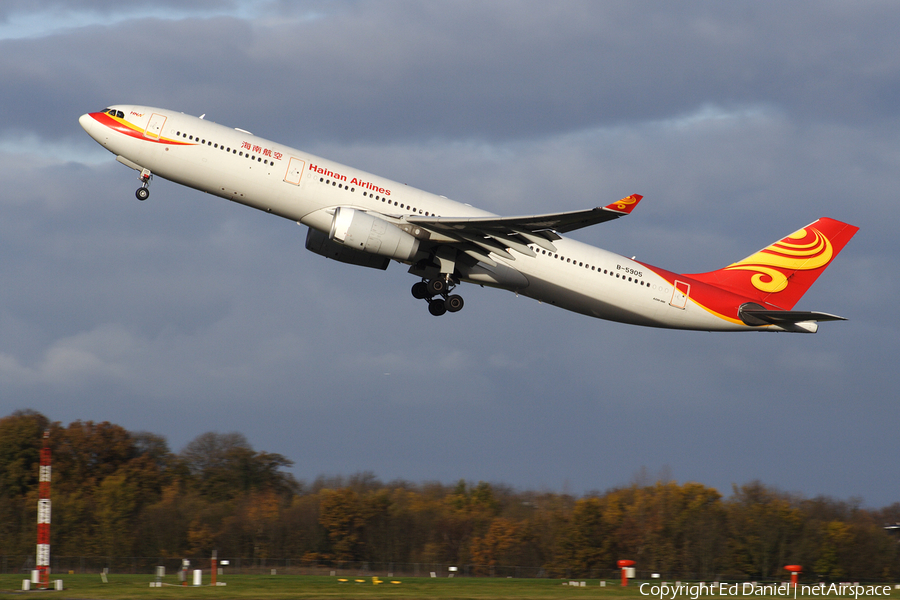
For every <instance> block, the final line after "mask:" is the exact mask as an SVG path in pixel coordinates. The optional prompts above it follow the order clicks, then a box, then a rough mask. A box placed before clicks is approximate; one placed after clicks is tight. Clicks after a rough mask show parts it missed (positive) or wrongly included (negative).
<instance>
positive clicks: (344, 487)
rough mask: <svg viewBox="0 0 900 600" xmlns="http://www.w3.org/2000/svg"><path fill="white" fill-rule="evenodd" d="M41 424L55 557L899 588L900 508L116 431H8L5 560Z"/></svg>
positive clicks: (31, 496) (23, 427)
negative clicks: (436, 473) (338, 471)
mask: <svg viewBox="0 0 900 600" xmlns="http://www.w3.org/2000/svg"><path fill="white" fill-rule="evenodd" d="M44 430H50V432H51V433H50V447H51V451H52V455H53V472H52V499H53V525H52V528H51V547H52V552H53V554H55V555H57V556H113V557H141V556H143V557H162V558H183V557H207V556H209V555H210V554H211V552H212V551H213V550H214V549H215V550H217V551H218V553H219V556H222V557H236V558H243V559H248V560H260V559H274V558H279V559H284V558H291V559H295V560H297V561H306V562H315V563H318V564H322V565H332V564H338V563H341V562H346V561H362V562H372V563H396V564H401V563H407V564H408V563H440V564H455V565H472V571H471V572H472V573H475V574H479V573H483V574H488V573H489V572H490V570H491V569H492V568H494V567H501V566H513V565H515V566H519V567H533V568H539V569H542V570H543V572H544V573H546V574H547V576H566V577H590V576H593V575H595V574H596V573H600V572H602V573H609V572H611V570H612V569H613V568H614V567H615V562H616V560H617V559H620V558H628V559H632V560H635V561H637V565H638V568H639V569H640V570H641V571H642V572H643V571H646V572H658V573H662V574H664V576H666V577H673V578H674V577H683V578H688V577H696V578H713V577H716V576H727V577H733V578H747V579H770V578H777V577H781V576H783V575H784V571H783V567H784V565H787V564H801V565H803V566H804V578H807V579H821V580H826V581H842V580H863V581H893V580H895V579H897V578H898V576H900V546H898V540H897V538H896V537H894V536H892V535H891V534H890V533H889V532H888V530H886V529H885V525H886V524H893V523H898V522H900V502H898V503H894V504H892V505H890V506H888V507H885V508H882V509H878V510H873V509H867V508H863V507H861V503H860V502H859V501H856V500H849V501H843V500H834V499H832V498H828V497H821V496H820V497H816V498H811V499H810V498H805V497H802V496H799V495H796V494H790V493H786V492H783V491H780V490H778V489H775V488H773V487H770V486H766V485H764V484H762V483H760V482H758V481H754V482H751V483H748V484H745V485H741V486H734V487H733V489H732V490H731V495H730V496H729V497H727V498H724V497H723V496H722V495H721V494H720V493H719V492H718V491H717V490H715V489H713V488H710V487H707V486H704V485H702V484H700V483H693V482H689V483H683V484H679V483H677V482H675V481H662V480H661V481H657V482H655V483H647V482H636V483H633V484H631V485H629V486H623V487H617V488H613V489H610V490H607V491H604V492H592V493H587V494H585V495H583V496H581V497H576V496H573V495H570V494H565V493H554V492H547V491H541V492H536V491H520V490H515V489H513V488H511V487H508V486H505V485H502V484H496V483H493V484H490V483H485V482H479V483H477V484H473V483H469V482H465V481H460V482H458V483H456V484H451V485H446V484H443V483H437V482H426V483H411V482H408V481H391V482H388V483H384V482H382V481H380V480H378V479H377V478H376V477H375V476H374V475H373V474H371V473H361V474H356V475H352V476H349V477H342V476H335V477H325V476H321V477H319V478H317V479H315V480H314V481H312V482H304V481H297V480H296V479H295V478H294V477H293V476H292V475H291V474H290V473H289V472H288V471H287V470H286V469H287V468H289V467H290V466H291V465H292V461H290V460H289V459H288V458H286V457H284V456H282V455H280V454H274V453H268V452H261V451H256V450H254V449H253V448H252V447H251V445H250V444H249V443H248V442H247V440H246V438H245V437H244V436H243V435H241V434H239V433H229V434H220V433H213V432H210V433H204V434H202V435H200V436H198V437H197V438H196V439H194V440H193V441H192V442H190V443H189V444H188V445H187V446H186V447H185V448H184V449H183V450H182V451H181V452H180V453H174V452H172V451H171V450H170V449H169V447H168V445H167V443H166V440H165V439H164V438H163V437H161V436H159V435H155V434H152V433H146V432H130V431H127V430H125V429H124V428H122V427H120V426H118V425H114V424H111V423H107V422H103V423H94V422H92V421H75V422H73V423H70V424H69V425H68V426H63V425H62V424H60V423H57V422H50V421H49V419H47V418H46V417H45V416H44V415H42V414H40V413H37V412H34V411H17V412H15V413H13V414H12V415H10V416H7V417H4V418H2V419H0V556H10V555H27V554H33V553H34V548H35V523H36V515H37V499H38V465H39V461H40V457H39V454H40V448H41V444H42V435H43V432H44Z"/></svg>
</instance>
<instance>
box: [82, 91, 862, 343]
mask: <svg viewBox="0 0 900 600" xmlns="http://www.w3.org/2000/svg"><path fill="white" fill-rule="evenodd" d="M205 116H206V115H201V116H200V117H194V116H189V115H185V114H184V113H181V112H176V111H171V110H165V109H161V108H152V107H148V106H138V105H115V106H110V107H108V108H105V109H103V110H102V111H99V112H93V113H88V114H84V115H82V116H81V117H80V118H79V123H80V124H81V126H82V127H83V128H84V130H85V131H86V132H87V133H88V134H89V135H90V136H91V137H92V138H93V139H94V140H96V141H97V142H98V143H100V144H101V145H102V146H103V147H105V148H106V149H107V150H109V151H110V152H112V153H113V154H114V155H115V156H116V160H117V161H119V162H120V163H122V164H124V165H126V166H128V167H130V168H132V169H134V170H135V171H138V172H139V176H138V179H139V181H140V187H139V188H138V189H137V191H136V192H135V195H136V196H137V198H138V200H146V199H147V198H148V197H149V195H150V183H151V181H152V179H153V177H154V176H159V177H163V178H165V179H168V180H170V181H173V182H175V183H179V184H181V185H185V186H188V187H191V188H194V189H197V190H200V191H202V192H206V193H208V194H213V195H215V196H219V197H220V198H225V199H227V200H231V201H233V202H237V203H240V204H243V205H246V206H249V207H252V208H256V209H258V210H262V211H265V212H267V213H271V214H274V215H278V216H280V217H283V218H286V219H290V220H292V221H296V222H297V223H298V224H299V225H305V226H307V227H308V231H307V236H306V248H307V249H309V250H310V251H312V252H314V253H316V254H319V255H321V256H324V257H327V258H331V259H333V260H336V261H339V262H343V263H348V264H351V265H357V266H363V267H370V268H375V269H386V268H387V267H388V265H389V264H390V263H391V261H396V262H398V263H401V264H404V265H408V267H409V269H408V272H409V273H410V274H412V275H414V276H416V277H417V278H419V281H417V282H416V283H415V284H414V285H413V286H412V295H413V297H415V298H416V299H419V300H425V301H426V302H427V305H428V311H429V312H430V313H431V314H432V315H434V316H440V315H443V314H445V313H448V312H449V313H454V312H458V311H459V310H460V309H462V308H463V305H464V301H463V298H462V297H461V296H460V295H459V294H456V293H453V292H454V291H455V290H456V287H457V286H459V285H460V284H462V283H463V282H465V283H472V284H477V285H481V286H490V287H495V288H500V289H504V290H508V291H511V292H514V293H516V294H517V295H522V296H526V297H528V298H532V299H535V300H538V301H539V302H542V303H546V304H550V305H553V306H557V307H559V308H563V309H565V310H569V311H573V312H576V313H580V314H583V315H588V316H591V317H597V318H600V319H606V320H609V321H617V322H621V323H629V324H634V325H642V326H648V327H661V328H670V329H685V330H699V331H781V332H795V333H815V332H816V331H817V329H818V323H819V322H821V321H838V320H846V319H844V318H843V317H839V316H836V315H832V314H828V313H823V312H815V311H807V310H794V306H795V304H796V303H797V302H798V301H799V300H800V298H801V296H803V294H804V293H805V292H806V290H808V289H809V287H810V286H811V285H812V284H813V283H814V282H815V281H816V279H817V278H818V277H819V275H821V274H822V272H823V271H824V270H825V269H826V268H827V267H828V265H829V264H830V263H831V261H832V260H833V259H834V258H835V257H836V256H837V255H838V253H839V252H840V251H841V250H842V249H843V247H844V246H845V245H846V244H847V242H848V241H849V240H850V238H852V237H853V235H854V234H855V233H856V232H857V231H858V230H859V228H858V227H855V226H853V225H849V224H847V223H842V222H840V221H836V220H834V219H829V218H821V219H818V220H816V221H814V222H813V223H810V224H809V225H807V226H806V227H802V228H801V229H798V230H797V231H795V232H793V233H791V234H790V235H788V236H787V237H784V238H782V239H780V240H779V241H776V242H775V243H773V244H771V245H769V246H766V247H765V248H763V249H762V250H760V251H758V252H756V253H754V254H751V255H750V256H748V257H747V258H745V259H743V260H739V261H737V262H735V263H732V264H730V265H728V266H726V267H723V268H721V269H718V270H715V271H710V272H707V273H694V274H679V273H675V272H672V271H668V270H665V269H661V268H659V267H654V266H651V265H649V264H647V263H644V262H641V261H637V260H634V259H633V258H626V257H624V256H620V255H618V254H614V253H612V252H608V251H606V250H603V249H600V248H597V247H594V246H591V245H588V244H584V243H581V242H578V241H576V240H573V239H570V238H567V237H564V236H563V235H562V234H565V233H569V232H571V231H574V230H576V229H580V228H583V227H588V226H591V225H595V224H598V223H604V222H607V221H612V220H615V219H618V218H620V217H624V216H627V215H629V214H631V212H632V211H633V210H634V208H635V207H636V206H637V205H638V203H639V202H640V201H641V199H642V196H640V195H638V194H631V195H628V196H625V197H624V198H622V199H621V200H617V201H615V202H611V203H609V204H607V205H605V206H599V207H595V208H590V209H586V210H577V211H571V212H558V213H550V214H540V215H526V216H512V217H504V216H498V215H496V214H493V213H490V212H487V211H484V210H480V209H478V208H475V207H473V206H471V205H469V204H465V203H461V202H456V201H454V200H451V199H449V198H447V197H445V196H440V195H436V194H431V193H428V192H425V191H422V190H419V189H416V188H413V187H410V186H407V185H406V184H401V183H397V182H396V181H391V180H389V179H386V178H383V177H378V176H376V175H372V174H370V173H366V172H363V171H361V170H359V169H355V168H352V167H349V166H346V165H342V164H339V163H336V162H334V161H330V160H327V159H325V158H320V157H318V156H313V155H312V154H309V153H307V152H303V151H300V150H296V149H294V148H290V147H288V146H285V145H282V144H279V143H277V142H273V141H270V140H266V139H263V138H260V137H257V136H255V135H253V134H252V133H250V132H248V131H246V130H243V129H239V128H230V127H226V126H223V125H218V124H216V123H213V122H211V121H208V120H206V119H205Z"/></svg>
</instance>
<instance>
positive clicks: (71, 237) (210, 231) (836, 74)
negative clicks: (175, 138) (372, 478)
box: [0, 2, 900, 505]
mask: <svg viewBox="0 0 900 600" xmlns="http://www.w3.org/2000/svg"><path fill="white" fill-rule="evenodd" d="M4 6H11V5H6V4H5V5H4ZM298 6H299V8H298ZM509 6H510V5H509V4H492V3H469V4H466V3H452V4H440V3H427V4H420V3H393V2H387V3H325V4H300V5H297V4H296V3H282V4H276V3H272V4H259V5H256V7H255V12H253V14H252V15H250V16H246V15H241V14H238V12H239V11H238V10H237V9H235V8H233V7H230V6H228V5H217V6H216V7H215V8H216V10H218V11H219V12H218V13H216V14H215V15H214V16H211V17H209V18H200V17H198V16H196V15H179V16H178V17H177V18H159V16H156V17H154V18H144V19H141V20H137V19H134V20H127V19H126V20H117V21H114V22H113V21H111V22H110V23H108V24H103V23H99V24H93V25H90V26H86V27H83V28H76V29H65V28H55V29H53V30H52V32H51V33H48V34H47V35H46V36H44V37H31V38H22V39H6V40H3V41H0V77H2V78H3V80H4V82H7V84H6V85H5V93H4V95H3V97H2V99H0V148H2V150H0V186H2V187H0V213H2V218H0V251H2V252H3V256H5V257H10V258H9V259H8V260H4V261H2V262H0V277H2V280H3V281H4V285H3V286H2V287H0V398H2V400H0V408H2V409H3V411H4V414H8V412H11V411H12V410H14V409H15V408H18V407H21V406H30V407H34V408H37V409H39V410H42V411H44V412H45V413H46V414H47V415H48V416H50V417H51V418H53V419H59V420H63V421H68V420H74V419H77V418H83V419H95V420H103V419H109V420H112V421H114V422H118V423H120V424H122V425H123V426H126V427H128V428H131V429H135V430H151V431H155V432H158V433H161V434H164V435H166V436H168V437H169V439H170V442H171V443H172V445H173V446H174V447H176V448H178V447H180V446H182V445H184V444H185V443H186V442H187V441H189V440H190V439H191V438H193V437H194V436H196V435H197V434H199V433H201V432H203V431H207V430H210V429H219V430H221V431H233V430H240V431H242V432H244V433H245V434H247V436H248V438H249V439H250V440H251V442H252V443H253V444H254V445H255V446H256V447H259V448H263V449H266V450H268V451H273V452H281V453H283V454H285V455H287V456H289V457H290V458H292V459H293V460H295V461H296V463H297V465H296V467H295V470H296V472H297V474H298V476H300V477H314V476H315V475H316V474H318V473H320V472H332V473H335V472H340V473H349V472H353V471H356V470H363V469H371V470H373V471H375V472H376V473H378V474H379V476H381V477H383V478H385V479H390V478H393V477H405V478H408V479H442V480H446V481H450V480H454V479H457V478H460V477H464V478H467V479H474V480H477V479H486V480H495V481H505V482H508V483H510V484H512V485H516V486H536V487H540V486H548V487H551V488H554V489H561V488H562V486H564V485H568V486H570V489H573V490H574V491H581V490H586V489H591V488H605V487H607V486H611V485H616V484H621V483H625V482H627V481H628V480H629V479H630V478H631V476H632V474H633V473H634V472H636V471H637V470H638V469H640V467H641V466H647V467H648V468H649V469H651V471H655V470H657V469H659V468H661V467H663V466H664V465H669V467H670V468H671V471H672V474H673V476H675V477H676V478H678V479H680V480H688V479H693V480H699V481H701V482H704V483H707V484H709V485H715V486H717V487H719V488H720V489H721V491H722V492H723V493H727V492H728V490H729V486H730V484H731V483H732V482H736V483H743V482H746V481H748V480H750V479H753V478H760V479H762V480H763V481H766V482H768V483H773V484H776V485H780V486H782V487H784V488H786V489H790V490H798V491H802V492H803V493H806V494H809V495H814V494H818V493H826V494H831V495H835V496H838V497H848V496H851V495H852V496H862V497H864V498H865V499H866V501H867V502H869V503H871V504H874V505H883V504H887V503H890V502H893V501H896V497H895V496H896V494H895V490H894V487H895V486H893V484H892V483H888V482H887V481H885V477H884V475H883V474H884V473H886V472H891V469H893V465H892V461H893V457H894V456H896V454H897V450H898V447H897V443H896V442H894V441H892V440H893V439H894V438H895V436H894V435H893V431H892V429H891V424H892V423H894V422H896V417H897V416H898V409H897V407H896V402H894V401H893V397H894V394H893V393H892V392H893V388H894V387H895V384H896V383H897V379H896V375H894V371H895V369H894V367H893V365H892V362H891V361H892V358H893V357H894V356H896V355H897V351H898V342H897V340H898V339H900V336H898V335H897V334H898V332H897V325H896V324H894V323H893V322H892V321H891V320H890V319H889V318H888V316H889V315H891V314H893V307H892V306H891V305H890V300H891V299H892V298H893V297H894V296H895V295H896V287H897V284H896V282H895V278H893V277H892V274H894V273H897V272H898V271H900V265H898V259H897V255H896V252H895V241H894V240H895V238H896V234H895V232H894V225H893V224H894V223H896V222H897V217H898V216H900V215H898V212H900V211H898V209H897V204H896V202H895V199H894V195H895V190H897V189H900V181H898V175H897V174H898V172H900V171H898V169H897V167H898V158H900V156H898V154H897V151H896V148H897V142H898V137H900V136H898V128H897V109H896V102H894V101H893V100H894V99H895V97H896V87H897V84H896V82H897V66H896V64H895V63H896V56H897V55H898V53H897V52H896V48H895V45H896V44H897V42H896V39H895V38H896V36H895V35H894V33H895V31H896V30H897V27H896V25H897V19H898V15H897V14H896V10H895V9H893V8H892V5H890V4H883V3H875V2H873V3H862V4H860V3H857V4H854V5H852V6H851V5H846V4H844V3H830V4H821V3H820V4H817V5H816V8H815V9H814V10H812V9H810V7H809V6H805V5H802V4H800V5H796V4H794V5H788V6H785V5H783V4H780V3H778V4H762V5H758V4H755V5H742V4H737V5H720V4H705V3H696V4H692V5H690V6H687V7H685V6H681V7H678V8H677V9H676V8H672V9H669V8H668V7H666V6H661V5H658V4H641V3H631V2H629V3H602V4H597V3H584V4H579V3H565V4H563V5H561V6H556V5H545V4H540V3H534V4H531V3H520V4H515V5H514V6H515V7H516V8H517V9H516V10H510V9H509ZM26 8H27V7H26ZM26 8H22V7H21V6H19V7H17V10H19V11H21V10H26ZM9 10H10V9H7V13H0V15H3V14H5V15H7V16H8V15H9ZM130 101H135V102H140V103H144V104H149V105H159V106H165V107H171V108H176V109H179V110H184V111H185V112H188V113H192V114H201V113H207V114H208V117H207V118H210V119H212V120H215V121H218V122H221V123H224V124H228V125H232V126H239V127H244V128H248V129H250V130H251V131H254V132H255V133H257V134H258V135H262V136H266V137H269V138H274V139H278V140H279V141H284V142H286V143H290V144H293V145H295V146H297V147H300V148H303V149H306V150H309V151H311V152H315V153H317V154H320V155H323V156H328V157H331V158H334V159H336V160H340V161H343V162H345V163H348V164H353V165H356V166H359V167H361V168H364V169H367V170H369V171H372V172H377V173H380V174H384V175H386V176H389V177H392V178H394V179H397V180H399V181H403V182H408V183H409V184H410V185H415V186H417V187H421V188H424V189H428V190H430V191H434V192H436V193H443V194H446V195H448V196H450V197H453V198H456V199H459V200H461V201H466V202H470V203H472V204H475V205H478V206H482V207H484V208H487V209H489V210H493V211H495V212H498V213H503V214H527V213H534V212H542V211H552V210H569V209H576V208H583V207H587V206H594V205H597V204H605V203H607V202H609V201H611V200H612V199H615V198H617V197H621V196H624V195H626V194H629V193H632V192H637V193H641V194H644V195H645V197H646V199H645V201H644V203H643V204H642V205H641V206H640V207H639V209H638V211H637V212H636V213H635V214H634V215H632V216H631V217H629V218H628V219H623V220H621V221H619V222H616V223H614V224H607V225H603V226H598V227H594V228H590V229H588V230H585V231H581V232H578V233H577V237H578V238H579V239H582V240H584V241H586V242H589V243H592V244H596V245H599V246H602V247H605V248H608V249H610V250H613V251H615V252H619V253H622V254H627V255H629V256H631V255H634V254H637V255H638V258H639V259H641V260H646V261H649V262H651V263H653V264H659V265H660V266H663V267H666V268H671V269H676V270H682V271H687V272H695V271H702V270H707V269H713V268H717V267H719V266H722V265H723V264H726V263H728V262H731V261H733V260H735V259H738V258H741V257H743V256H746V255H748V254H750V253H752V252H754V251H755V250H757V249H758V248H760V247H762V246H764V245H766V244H768V243H770V242H771V241H773V240H774V239H776V238H777V237H779V236H782V235H784V234H786V233H788V232H790V231H793V230H794V229H796V228H797V227H799V226H802V225H804V224H806V223H808V222H810V221H812V220H814V219H815V218H817V217H819V216H832V217H835V218H839V219H842V220H847V221H849V222H852V223H854V224H856V225H859V226H861V227H862V230H861V232H860V234H859V235H858V236H857V237H856V238H855V239H854V240H853V241H852V242H851V243H850V245H849V246H848V247H847V249H846V250H845V252H844V254H842V255H841V256H840V257H839V259H838V260H837V261H836V262H835V264H834V265H833V266H831V268H830V269H829V270H828V272H826V273H825V275H823V277H822V278H821V280H820V282H819V283H817V285H816V286H815V287H814V288H813V289H812V290H811V291H810V293H809V294H808V295H807V297H805V298H804V300H803V301H802V303H801V304H802V305H803V307H805V308H810V309H817V310H825V311H828V312H834V313H837V314H843V315H846V316H849V317H850V318H851V321H850V322H848V323H835V324H830V326H828V327H826V326H823V327H822V329H821V331H820V333H818V334H817V335H815V336H790V335H749V334H748V335H709V334H691V333H685V332H670V331H657V330H648V329H640V328H635V327H627V326H622V325H617V324H612V323H606V322H601V321H593V320H590V319H587V318H585V317H581V316H577V315H573V314H569V313H565V312H562V311H559V310H556V309H554V308H551V307H548V306H544V305H540V304H537V303H534V302H532V301H530V300H526V299H524V298H516V297H515V296H513V295H512V294H508V293H504V292H499V291H496V290H489V289H480V288H477V287H474V286H467V288H466V290H465V295H466V300H467V304H466V309H465V311H463V312H462V313H460V314H458V315H454V316H452V317H445V318H443V319H441V320H436V319H434V318H432V317H430V316H429V315H428V314H427V312H426V311H425V310H424V307H423V306H422V303H421V302H417V301H415V300H413V299H412V297H411V296H410V295H409V292H408V288H409V286H410V285H411V284H412V283H413V280H412V278H410V277H409V276H408V275H406V274H405V273H404V270H403V269H402V268H401V267H398V266H397V265H394V266H392V268H391V269H389V270H388V271H387V272H386V273H381V272H371V271H368V270H365V269H357V268H353V267H350V266H346V265H341V264H337V263H334V262H332V261H326V260H325V259H322V258H320V257H318V256H315V255H312V254H310V253H308V252H306V250H305V249H304V248H303V240H304V235H305V229H303V228H300V227H297V225H295V224H293V223H290V222H288V221H283V220H278V219H273V218H271V217H269V216H267V215H264V214H262V213H258V212H256V211H250V210H247V209H245V208H243V207H240V206H237V205H231V204H227V203H224V202H222V201H221V200H218V199H215V198H212V197H209V196H206V195H203V194H200V193H198V192H195V191H192V190H188V189H185V188H180V187H178V186H176V185H174V184H170V183H168V182H165V181H161V180H157V181H156V182H155V183H154V187H153V196H152V197H151V199H150V200H149V201H148V202H145V203H138V202H137V201H135V200H134V197H133V191H134V188H135V187H136V185H137V184H136V181H135V179H134V173H133V172H132V171H130V170H128V169H126V168H124V167H122V166H121V165H119V164H118V163H115V161H114V160H113V158H112V156H111V155H107V154H105V153H103V152H102V150H99V147H98V146H97V145H96V144H94V142H93V141H92V140H90V139H89V138H87V136H85V135H84V133H83V132H82V131H81V129H80V128H79V127H78V125H77V117H78V115H80V114H81V113H83V112H87V111H90V110H97V109H99V108H102V107H103V106H105V105H107V104H113V103H118V102H130ZM98 151H99V152H98ZM859 464H866V465H868V468H867V469H859V468H858V465H859Z"/></svg>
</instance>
